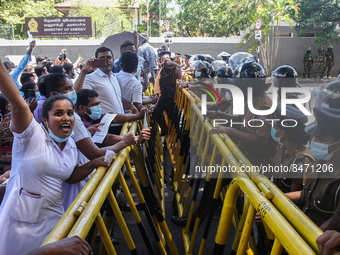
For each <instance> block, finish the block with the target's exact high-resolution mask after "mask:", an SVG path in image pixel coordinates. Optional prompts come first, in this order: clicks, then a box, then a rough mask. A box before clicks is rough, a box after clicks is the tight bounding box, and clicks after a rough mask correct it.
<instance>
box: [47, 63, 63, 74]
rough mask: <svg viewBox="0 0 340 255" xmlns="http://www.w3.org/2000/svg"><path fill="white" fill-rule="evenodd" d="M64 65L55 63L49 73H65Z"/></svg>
mask: <svg viewBox="0 0 340 255" xmlns="http://www.w3.org/2000/svg"><path fill="white" fill-rule="evenodd" d="M63 69H64V66H60V65H55V66H52V67H51V68H50V70H49V71H48V72H49V73H63Z"/></svg>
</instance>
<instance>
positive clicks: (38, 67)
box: [34, 64, 47, 78]
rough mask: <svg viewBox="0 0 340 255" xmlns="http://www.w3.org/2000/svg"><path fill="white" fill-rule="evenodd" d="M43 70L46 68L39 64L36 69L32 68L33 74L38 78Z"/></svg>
mask: <svg viewBox="0 0 340 255" xmlns="http://www.w3.org/2000/svg"><path fill="white" fill-rule="evenodd" d="M44 68H46V66H44V65H42V64H39V65H37V66H36V67H34V72H35V74H36V75H37V77H38V78H39V77H40V76H41V75H42V74H41V72H44ZM46 69H47V68H46Z"/></svg>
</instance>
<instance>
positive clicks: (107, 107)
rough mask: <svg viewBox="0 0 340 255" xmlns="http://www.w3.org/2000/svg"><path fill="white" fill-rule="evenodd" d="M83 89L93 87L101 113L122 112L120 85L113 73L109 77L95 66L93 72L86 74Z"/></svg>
mask: <svg viewBox="0 0 340 255" xmlns="http://www.w3.org/2000/svg"><path fill="white" fill-rule="evenodd" d="M84 89H93V90H95V91H96V92H97V93H98V95H99V97H98V99H99V100H100V101H101V103H100V105H101V107H102V112H103V113H110V112H113V113H121V114H124V108H123V104H122V95H121V91H120V86H119V83H118V81H117V78H116V76H115V75H114V74H113V73H112V74H111V76H110V77H109V76H107V75H106V74H105V73H103V72H102V71H101V70H100V69H99V68H97V70H96V71H94V72H93V73H91V74H89V75H86V77H85V81H84Z"/></svg>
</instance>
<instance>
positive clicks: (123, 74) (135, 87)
mask: <svg viewBox="0 0 340 255" xmlns="http://www.w3.org/2000/svg"><path fill="white" fill-rule="evenodd" d="M137 66H138V57H137V54H136V53H134V52H132V51H125V52H124V53H123V54H122V56H121V63H120V67H121V69H122V70H121V71H120V72H119V73H118V74H117V75H116V77H117V79H118V81H119V85H120V88H121V91H122V101H123V102H124V103H127V104H133V105H134V106H136V108H137V109H138V110H140V109H141V108H142V107H143V105H142V95H143V87H142V84H141V83H140V81H139V80H137V79H136V77H135V76H134V73H135V72H136V70H137Z"/></svg>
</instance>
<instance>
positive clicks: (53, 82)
mask: <svg viewBox="0 0 340 255" xmlns="http://www.w3.org/2000/svg"><path fill="white" fill-rule="evenodd" d="M66 79H68V77H67V75H66V74H61V73H52V74H49V75H48V76H47V77H46V78H45V87H46V95H45V96H46V98H49V97H50V95H51V93H52V92H53V91H58V89H59V88H60V87H61V86H63V85H64V84H65V82H66ZM40 93H41V92H40Z"/></svg>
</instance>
